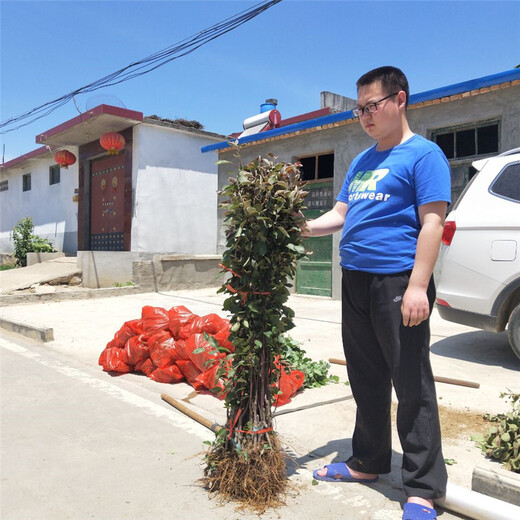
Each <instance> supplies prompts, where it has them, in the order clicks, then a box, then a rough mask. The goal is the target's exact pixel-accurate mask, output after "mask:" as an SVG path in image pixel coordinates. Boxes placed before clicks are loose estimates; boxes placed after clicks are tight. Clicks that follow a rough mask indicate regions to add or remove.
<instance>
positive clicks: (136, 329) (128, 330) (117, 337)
mask: <svg viewBox="0 0 520 520" xmlns="http://www.w3.org/2000/svg"><path fill="white" fill-rule="evenodd" d="M142 333H143V322H142V320H130V321H127V322H125V323H124V324H123V326H122V327H121V328H120V329H119V330H118V331H117V332H116V333H115V334H114V339H112V341H110V342H109V343H108V345H107V347H118V348H123V347H124V346H125V345H126V342H127V341H128V340H129V339H130V338H131V337H133V336H138V335H139V334H142Z"/></svg>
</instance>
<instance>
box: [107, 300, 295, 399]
mask: <svg viewBox="0 0 520 520" xmlns="http://www.w3.org/2000/svg"><path fill="white" fill-rule="evenodd" d="M229 335H230V324H229V320H227V319H224V318H221V317H220V316H218V315H217V314H208V315H206V316H197V315H196V314H193V313H192V312H191V311H190V310H189V309H187V308H186V307H184V306H178V307H172V308H171V309H170V310H169V311H167V310H166V309H163V308H162V307H151V306H148V305H147V306H144V307H143V309H142V315H141V318H140V319H137V320H131V321H127V322H126V323H124V324H123V326H122V327H121V328H120V329H119V330H118V331H117V332H116V333H115V335H114V338H113V339H112V340H111V341H110V342H109V343H108V344H107V346H106V348H105V349H104V350H103V352H102V353H101V355H100V357H99V364H100V365H101V366H102V367H103V370H105V371H107V372H119V373H128V372H140V373H143V374H146V375H147V376H148V377H150V378H151V379H153V380H154V381H157V382H158V383H179V382H181V381H187V382H188V383H189V384H190V385H191V386H193V388H194V389H195V390H196V391H198V392H207V391H210V392H212V393H213V394H215V395H216V396H217V397H218V398H219V399H224V398H225V395H226V394H225V381H226V380H227V379H228V371H229V369H230V368H231V366H232V358H233V352H234V351H235V348H234V346H233V343H231V342H230V341H229ZM285 365H286V364H285V363H284V362H283V361H282V362H278V364H277V367H278V368H280V367H281V366H285ZM302 384H303V374H302V372H300V371H299V370H294V369H292V368H291V369H285V370H281V371H280V377H279V379H278V381H277V382H276V385H275V386H276V387H277V389H278V390H279V393H277V394H276V404H277V405H283V404H286V403H288V402H290V400H291V398H292V397H293V396H294V395H295V394H296V393H297V392H298V390H300V388H301V386H302Z"/></svg>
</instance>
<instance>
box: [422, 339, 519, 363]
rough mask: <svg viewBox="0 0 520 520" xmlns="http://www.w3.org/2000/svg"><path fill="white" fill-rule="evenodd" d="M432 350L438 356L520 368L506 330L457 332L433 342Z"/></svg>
mask: <svg viewBox="0 0 520 520" xmlns="http://www.w3.org/2000/svg"><path fill="white" fill-rule="evenodd" d="M431 351H432V352H433V353H434V354H436V355H437V356H444V357H449V358H453V359H461V360H464V361H471V362H473V363H479V364H481V365H488V366H489V365H493V366H500V367H503V368H507V369H509V370H520V359H519V358H517V357H516V355H515V354H514V352H513V350H512V349H511V346H510V345H509V341H508V339H507V333H506V332H500V333H495V332H487V331H484V330H479V331H473V332H465V333H463V334H457V335H454V336H450V337H448V338H444V339H441V340H440V341H437V342H436V343H433V344H432V346H431Z"/></svg>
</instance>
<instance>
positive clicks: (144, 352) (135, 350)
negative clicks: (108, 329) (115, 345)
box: [121, 334, 150, 366]
mask: <svg viewBox="0 0 520 520" xmlns="http://www.w3.org/2000/svg"><path fill="white" fill-rule="evenodd" d="M149 357H150V352H149V350H148V345H147V344H146V343H145V341H144V334H139V336H132V337H131V338H130V339H129V340H128V341H127V342H126V345H125V347H124V349H123V354H122V356H121V359H122V360H123V361H124V362H125V363H126V364H127V365H130V366H135V365H136V364H137V363H139V362H140V361H144V360H145V359H147V358H149Z"/></svg>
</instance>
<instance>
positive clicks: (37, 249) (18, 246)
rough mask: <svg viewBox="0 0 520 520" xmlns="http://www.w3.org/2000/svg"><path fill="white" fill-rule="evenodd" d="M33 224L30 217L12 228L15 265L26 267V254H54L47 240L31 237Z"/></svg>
mask: <svg viewBox="0 0 520 520" xmlns="http://www.w3.org/2000/svg"><path fill="white" fill-rule="evenodd" d="M33 231H34V224H33V220H32V218H31V217H25V218H23V219H22V220H20V222H18V224H16V226H15V227H14V228H13V242H14V253H13V255H14V257H15V258H16V265H18V266H20V267H25V266H26V265H27V253H54V252H55V251H56V250H55V249H54V248H53V247H52V243H51V242H50V240H49V239H47V238H43V237H40V236H38V235H33Z"/></svg>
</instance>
